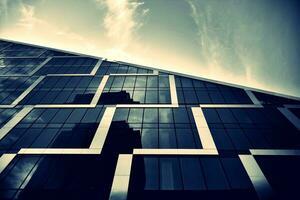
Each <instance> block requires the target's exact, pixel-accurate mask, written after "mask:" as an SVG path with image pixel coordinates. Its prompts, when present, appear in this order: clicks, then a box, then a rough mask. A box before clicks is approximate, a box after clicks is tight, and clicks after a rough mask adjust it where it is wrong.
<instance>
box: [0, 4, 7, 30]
mask: <svg viewBox="0 0 300 200" xmlns="http://www.w3.org/2000/svg"><path fill="white" fill-rule="evenodd" d="M7 3H8V0H0V26H1V25H2V24H3V22H4V21H5V20H6V18H7ZM0 28H1V27H0Z"/></svg>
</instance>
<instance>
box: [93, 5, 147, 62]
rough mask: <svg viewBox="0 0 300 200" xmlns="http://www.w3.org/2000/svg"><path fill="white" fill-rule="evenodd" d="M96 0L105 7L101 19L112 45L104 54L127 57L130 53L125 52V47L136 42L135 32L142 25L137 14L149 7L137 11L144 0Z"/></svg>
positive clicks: (144, 11)
mask: <svg viewBox="0 0 300 200" xmlns="http://www.w3.org/2000/svg"><path fill="white" fill-rule="evenodd" d="M96 2H98V3H100V5H102V6H104V7H105V8H106V9H107V12H106V14H105V16H104V18H103V19H101V20H102V25H103V27H104V29H105V35H106V37H107V39H108V40H109V42H110V43H111V46H112V47H111V48H110V49H108V50H107V51H106V56H111V57H117V56H121V59H124V58H125V59H128V58H129V57H130V55H129V54H128V53H127V49H128V48H130V47H131V46H132V45H133V44H134V43H136V41H137V38H138V35H137V34H136V32H137V31H138V29H139V28H141V27H142V26H143V22H142V19H141V18H140V19H137V16H138V15H139V14H141V16H145V15H146V14H147V13H148V12H149V9H143V10H142V11H141V13H139V12H138V8H139V7H141V6H142V5H143V4H144V2H138V1H130V0H118V1H116V0H105V1H99V0H97V1H96ZM119 59H120V58H119Z"/></svg>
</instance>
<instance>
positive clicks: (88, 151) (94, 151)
mask: <svg viewBox="0 0 300 200" xmlns="http://www.w3.org/2000/svg"><path fill="white" fill-rule="evenodd" d="M101 150H102V149H97V148H93V149H79V148H78V149H77V148H76V149H62V148H22V149H21V150H20V151H19V152H18V154H100V153H101Z"/></svg>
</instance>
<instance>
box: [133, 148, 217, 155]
mask: <svg viewBox="0 0 300 200" xmlns="http://www.w3.org/2000/svg"><path fill="white" fill-rule="evenodd" d="M133 154H134V155H218V151H217V150H216V149H134V150H133Z"/></svg>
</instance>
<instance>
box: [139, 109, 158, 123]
mask: <svg viewBox="0 0 300 200" xmlns="http://www.w3.org/2000/svg"><path fill="white" fill-rule="evenodd" d="M143 122H144V123H158V109H157V108H145V110H144V121H143Z"/></svg>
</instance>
